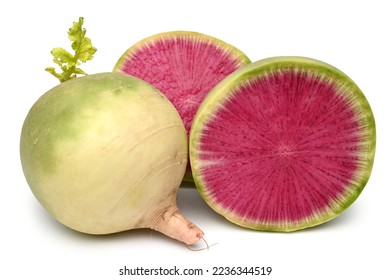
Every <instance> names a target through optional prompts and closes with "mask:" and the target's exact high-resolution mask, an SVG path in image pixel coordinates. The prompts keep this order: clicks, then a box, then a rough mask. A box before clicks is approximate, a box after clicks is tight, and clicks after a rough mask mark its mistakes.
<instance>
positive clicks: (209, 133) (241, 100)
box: [190, 57, 376, 231]
mask: <svg viewBox="0 0 391 280" xmlns="http://www.w3.org/2000/svg"><path fill="white" fill-rule="evenodd" d="M375 142H376V130H375V120H374V116H373V113H372V110H371V108H370V105H369V103H368V101H367V99H366V98H365V96H364V94H363V93H362V92H361V90H360V89H359V88H358V86H357V85H356V84H355V83H354V82H353V81H352V80H351V79H350V78H348V77H347V76H346V75H345V74H344V73H342V72H341V71H339V70H338V69H336V68H335V67H333V66H330V65H328V64H326V63H324V62H321V61H317V60H314V59H310V58H304V57H276V58H269V59H265V60H261V61H258V62H255V63H252V64H250V65H247V66H244V67H242V68H241V69H239V70H238V71H236V72H234V73H232V74H231V75H230V76H228V77H227V78H225V79H224V80H223V81H222V82H221V83H219V84H218V85H217V86H216V87H215V88H214V89H213V90H212V91H211V92H210V94H209V95H208V96H207V97H206V99H205V100H204V101H203V103H202V104H201V106H200V108H199V110H198V112H197V114H196V117H195V118H194V121H193V125H192V129H191V133H190V161H191V166H192V172H193V178H194V181H195V183H196V186H197V188H198V189H199V191H200V193H201V195H202V196H203V198H204V199H205V200H206V202H207V203H208V204H209V205H210V206H211V207H212V208H213V209H214V210H215V211H216V212H218V213H220V214H221V215H223V216H224V217H226V218H227V219H228V220H230V221H232V222H234V223H236V224H238V225H240V226H243V227H247V228H252V229H256V230H270V231H294V230H298V229H303V228H307V227H311V226H315V225H318V224H322V223H324V222H326V221H329V220H331V219H333V218H335V217H336V216H338V215H339V214H340V213H341V212H343V211H344V210H345V209H346V208H347V207H348V206H350V205H351V204H352V203H353V202H354V201H355V200H356V199H357V197H358V196H359V194H360V193H361V191H362V190H363V188H364V186H365V185H366V183H367V181H368V179H369V177H370V174H371V170H372V166H373V162H374V155H375Z"/></svg>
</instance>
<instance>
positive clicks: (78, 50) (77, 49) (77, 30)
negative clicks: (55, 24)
mask: <svg viewBox="0 0 391 280" xmlns="http://www.w3.org/2000/svg"><path fill="white" fill-rule="evenodd" d="M83 23H84V19H83V18H82V17H80V18H79V21H77V22H73V25H72V27H71V28H69V30H68V38H69V40H70V41H71V42H72V45H71V46H72V49H73V51H74V54H71V53H70V52H68V51H67V50H65V49H63V48H54V49H53V50H52V51H51V54H52V55H53V62H54V63H55V64H57V65H58V66H59V68H60V69H61V70H62V71H63V72H62V73H58V72H57V71H56V69H55V68H53V67H47V68H46V69H45V70H46V71H47V72H49V73H50V74H52V75H53V76H54V77H56V78H58V79H59V80H60V82H61V83H62V82H65V81H67V80H70V79H74V78H77V75H87V73H86V72H84V71H83V70H82V69H80V68H78V67H77V66H78V65H80V64H81V63H84V62H86V61H88V60H91V59H93V57H94V54H95V52H96V51H97V49H96V48H95V47H94V46H93V45H92V43H91V39H90V38H88V37H86V36H85V35H86V32H87V31H86V29H85V28H83Z"/></svg>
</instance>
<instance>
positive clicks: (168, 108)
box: [20, 73, 203, 244]
mask: <svg viewBox="0 0 391 280" xmlns="http://www.w3.org/2000/svg"><path fill="white" fill-rule="evenodd" d="M20 156H21V162H22V166H23V171H24V174H25V176H26V179H27V182H28V184H29V186H30V188H31V190H32V192H33V193H34V195H35V196H36V198H37V199H38V200H39V202H40V203H41V204H42V205H43V206H44V207H45V209H46V210H47V211H48V212H49V213H50V214H52V215H53V216H54V217H55V218H56V219H57V220H58V221H60V222H61V223H63V224H64V225H66V226H68V227H70V228H72V229H74V230H77V231H80V232H84V233H89V234H109V233H114V232H120V231H125V230H129V229H134V228H152V229H155V230H158V231H160V232H162V233H164V234H166V235H169V236H170V237H172V238H175V239H178V240H180V241H183V242H184V243H186V244H192V243H194V242H196V241H198V240H199V239H200V238H202V236H203V233H202V231H201V230H199V229H198V228H197V227H196V226H194V225H193V224H192V223H191V222H189V221H187V220H186V219H185V218H184V217H183V216H182V215H181V214H180V212H179V210H178V208H177V207H176V196H177V189H178V187H179V185H180V183H181V181H182V178H183V175H184V172H185V169H186V165H187V158H188V142H187V134H186V130H185V128H184V126H183V123H182V120H181V118H180V116H179V115H178V113H177V111H176V110H175V108H174V107H173V106H172V104H171V103H170V102H169V100H168V99H167V98H166V97H165V96H164V95H162V94H161V93H160V92H159V91H158V90H156V89H155V88H154V87H152V86H151V85H149V84H147V83H146V82H144V81H142V80H140V79H137V78H135V77H131V76H127V75H123V74H119V73H102V74H95V75H89V76H85V77H81V78H76V79H72V80H69V81H67V82H64V83H62V84H61V85H59V86H57V87H55V88H53V89H51V90H50V91H48V92H47V93H46V94H44V95H43V96H42V97H41V98H40V99H39V100H38V101H37V102H36V103H35V104H34V105H33V107H32V108H31V110H30V112H29V113H28V115H27V117H26V119H25V122H24V125H23V129H22V134H21V142H20Z"/></svg>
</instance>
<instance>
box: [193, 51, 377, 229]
mask: <svg viewBox="0 0 391 280" xmlns="http://www.w3.org/2000/svg"><path fill="white" fill-rule="evenodd" d="M277 69H306V70H309V71H311V72H312V73H314V74H316V75H320V76H322V77H323V78H325V79H330V80H332V81H333V82H335V81H338V84H337V85H336V86H337V88H339V89H342V90H341V92H343V97H344V98H346V99H347V100H350V101H351V104H352V108H353V109H354V110H355V112H356V115H357V116H359V120H358V121H359V124H360V127H361V128H362V132H363V133H364V134H365V136H364V137H363V139H365V141H364V142H361V148H362V150H361V152H360V159H361V161H360V163H361V168H360V170H359V172H357V175H356V180H355V181H354V182H353V183H352V185H351V186H347V187H346V191H345V193H344V194H343V195H341V196H340V197H339V198H337V199H336V200H334V201H333V203H332V204H330V205H329V206H328V207H326V208H325V209H323V210H321V211H318V212H317V213H313V215H312V216H310V217H307V218H304V219H303V220H301V221H299V222H290V221H280V222H278V223H270V222H264V221H258V220H247V219H245V218H244V217H242V216H239V215H236V214H235V213H233V212H232V211H230V210H229V209H227V208H226V207H223V206H222V205H219V204H218V203H217V202H216V201H215V200H214V198H213V197H212V195H211V193H210V192H209V190H208V185H207V184H206V182H205V181H204V180H203V176H202V171H201V169H202V168H201V167H202V164H203V162H202V159H200V157H199V155H200V149H199V146H200V140H201V137H202V134H203V130H204V129H205V127H206V126H207V123H208V120H209V119H210V118H211V117H213V116H214V114H215V113H216V112H217V111H218V110H219V109H221V108H222V107H224V104H225V102H227V101H228V100H229V98H230V96H231V95H232V94H233V93H235V92H236V90H237V89H238V88H240V87H241V86H245V85H246V83H248V82H249V81H251V80H252V79H255V78H259V77H261V76H267V75H269V74H270V73H273V72H274V71H276V70H277ZM277 71H278V70H277ZM375 149H376V126H375V119H374V116H373V112H372V109H371V107H370V105H369V103H368V101H367V99H366V97H365V96H364V94H363V92H362V91H361V90H360V89H359V87H358V86H357V85H356V84H355V83H354V82H353V80H351V79H350V78H349V77H348V76H347V75H345V74H344V73H343V72H341V71H340V70H338V69H337V68H335V67H333V66H331V65H329V64H327V63H324V62H322V61H318V60H315V59H311V58H306V57H272V58H267V59H263V60H260V61H257V62H254V63H252V64H249V65H247V66H244V67H242V68H240V69H239V70H237V71H235V72H234V73H232V74H231V75H229V76H228V77H226V78H225V79H224V80H223V81H221V82H220V83H219V84H218V85H217V86H216V87H215V88H214V89H213V90H212V91H211V92H210V93H209V94H208V96H207V97H206V98H205V99H204V101H203V102H202V104H201V106H200V107H199V109H198V111H197V114H196V116H195V118H194V120H193V125H192V128H191V132H190V138H189V154H190V163H191V166H192V173H193V178H194V182H195V184H196V187H197V189H198V191H199V193H200V194H201V196H202V197H203V199H204V200H205V201H206V203H207V204H208V205H209V206H210V207H211V208H212V209H213V210H215V211H216V212H217V213H219V214H221V215H222V216H224V217H225V218H226V219H227V220H229V221H231V222H233V223H235V224H237V225H240V226H242V227H246V228H250V229H254V230H264V231H281V232H289V231H295V230H299V229H304V228H308V227H313V226H316V225H319V224H322V223H325V222H327V221H330V220H332V219H334V218H335V217H337V216H338V215H340V214H341V213H342V212H343V211H344V210H346V209H347V208H348V207H349V206H350V205H352V203H353V202H354V201H355V200H356V199H357V198H358V196H359V195H360V193H361V192H362V191H363V189H364V187H365V185H366V184H367V182H368V180H369V177H370V175H371V172H372V168H373V163H374V157H375Z"/></svg>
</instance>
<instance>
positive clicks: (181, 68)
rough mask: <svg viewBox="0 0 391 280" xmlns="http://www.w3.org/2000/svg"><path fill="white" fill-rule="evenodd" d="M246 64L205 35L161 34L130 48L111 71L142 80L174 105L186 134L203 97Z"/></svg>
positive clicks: (241, 56)
mask: <svg viewBox="0 0 391 280" xmlns="http://www.w3.org/2000/svg"><path fill="white" fill-rule="evenodd" d="M248 63H250V60H249V59H248V58H247V56H246V55H245V54H244V53H242V52H241V51H240V50H238V49H237V48H235V47H233V46H231V45H229V44H227V43H225V42H223V41H221V40H219V39H217V38H214V37H211V36H208V35H205V34H202V33H197V32H189V31H174V32H164V33H159V34H156V35H153V36H151V37H148V38H145V39H144V40H142V41H140V42H138V43H136V44H135V45H133V46H131V47H130V48H129V49H128V50H126V52H125V53H124V54H123V55H122V56H121V58H120V59H119V60H118V62H117V64H116V65H115V67H114V71H118V72H122V73H125V74H128V75H133V76H135V77H138V78H140V79H143V80H145V81H147V82H149V83H150V84H152V85H153V86H155V87H156V88H157V89H158V90H160V91H161V92H162V93H163V94H165V95H166V96H167V98H168V99H169V100H170V101H171V102H172V103H173V104H174V106H175V108H176V109H177V110H178V112H179V114H180V116H181V117H182V120H183V122H184V124H185V127H186V130H187V132H188V133H189V130H190V127H191V123H192V120H193V117H194V115H195V113H196V111H197V109H198V106H199V104H200V103H201V101H202V100H203V99H204V98H205V96H206V95H207V93H208V92H209V91H210V90H211V89H212V88H213V87H214V86H215V85H216V84H217V83H218V82H220V81H221V80H222V79H223V78H225V77H226V76H227V75H228V74H230V73H232V72H233V71H235V70H236V69H238V68H239V67H241V66H243V65H245V64H248Z"/></svg>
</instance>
